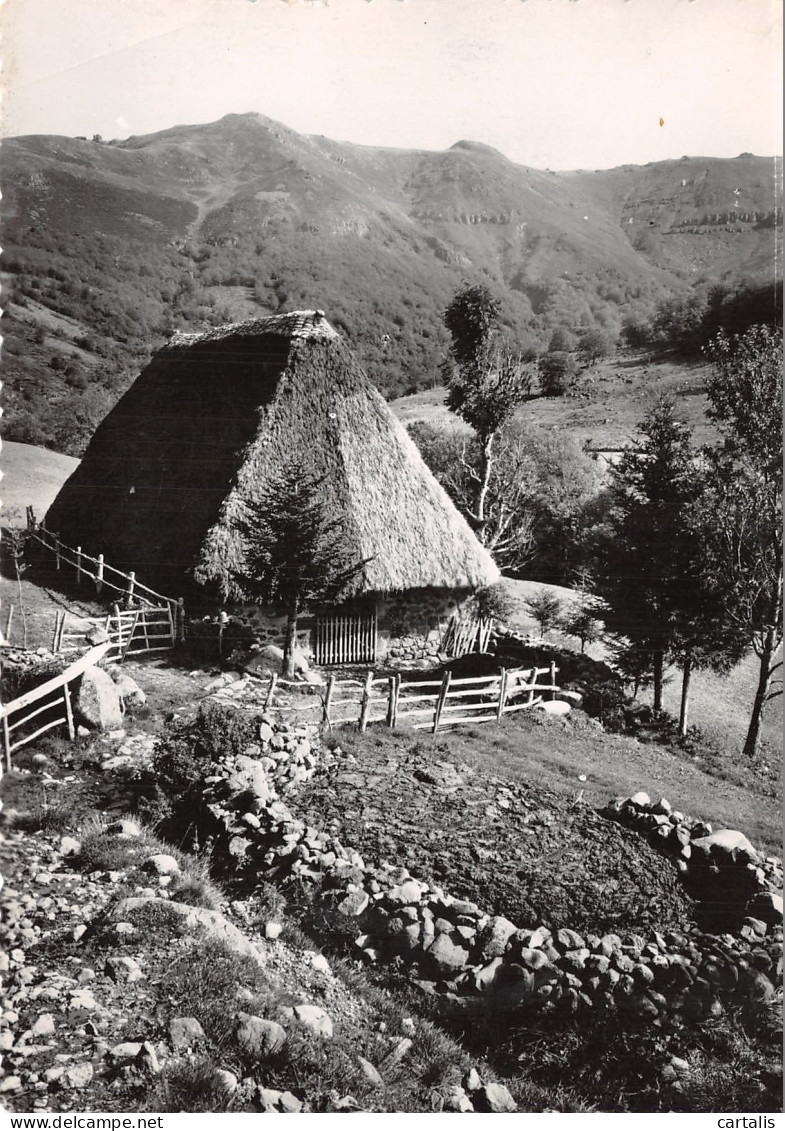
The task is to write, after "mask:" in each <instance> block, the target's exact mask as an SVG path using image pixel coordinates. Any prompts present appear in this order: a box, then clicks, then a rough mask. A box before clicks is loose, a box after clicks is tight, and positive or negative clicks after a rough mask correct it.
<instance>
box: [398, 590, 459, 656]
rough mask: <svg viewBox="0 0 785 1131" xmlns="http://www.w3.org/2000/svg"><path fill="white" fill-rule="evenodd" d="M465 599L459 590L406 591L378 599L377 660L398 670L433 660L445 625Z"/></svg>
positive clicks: (437, 651) (438, 648) (437, 652)
mask: <svg viewBox="0 0 785 1131" xmlns="http://www.w3.org/2000/svg"><path fill="white" fill-rule="evenodd" d="M467 598H468V593H467V591H466V590H461V589H409V590H406V592H404V593H390V594H388V595H387V596H385V597H380V598H379V600H378V601H377V605H376V616H377V622H378V634H379V656H380V658H381V657H384V659H385V660H386V661H388V662H389V663H390V664H393V665H401V666H402V667H405V666H407V665H409V664H412V663H420V662H427V661H432V660H436V658H437V656H438V654H439V650H440V644H441V641H442V638H443V637H444V633H445V630H446V628H447V623H448V621H449V620H450V617H451V616H452V615H453V613H454V612H456V611H457V610H459V609H460V607H461V606H462V605H463V603H464V602H465V601H466V600H467Z"/></svg>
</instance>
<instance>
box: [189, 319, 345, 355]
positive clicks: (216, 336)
mask: <svg viewBox="0 0 785 1131" xmlns="http://www.w3.org/2000/svg"><path fill="white" fill-rule="evenodd" d="M262 336H273V337H280V338H321V339H335V338H340V336H341V335H340V334H339V333H338V331H337V330H336V329H335V327H334V326H331V325H330V323H329V322H328V321H327V319H326V317H325V315H324V311H323V310H290V311H287V312H286V313H285V314H270V315H267V316H265V317H264V318H246V319H243V320H242V321H241V322H227V323H225V324H224V325H222V326H214V327H212V328H211V329H209V330H200V331H184V330H178V331H176V332H175V333H174V334H173V335H172V337H171V338H170V339H169V341H168V343H167V348H169V349H178V348H181V349H187V348H189V347H191V346H194V345H199V344H201V343H202V342H222V341H228V340H230V339H233V338H255V337H262Z"/></svg>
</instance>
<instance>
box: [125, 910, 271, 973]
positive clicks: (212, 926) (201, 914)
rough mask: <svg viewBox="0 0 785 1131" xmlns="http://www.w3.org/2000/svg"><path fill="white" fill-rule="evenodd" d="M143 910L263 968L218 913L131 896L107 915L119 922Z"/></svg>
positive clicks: (238, 933)
mask: <svg viewBox="0 0 785 1131" xmlns="http://www.w3.org/2000/svg"><path fill="white" fill-rule="evenodd" d="M142 908H144V909H153V908H157V909H159V910H160V912H161V913H162V914H165V915H167V916H169V917H170V921H175V920H179V926H180V928H181V929H182V931H183V932H184V933H186V932H189V931H201V932H203V933H204V934H206V935H208V936H212V937H213V938H215V939H217V940H218V941H220V942H222V943H223V944H224V946H226V947H227V948H228V949H229V950H231V951H233V952H234V953H235V954H245V955H247V956H248V957H249V958H252V959H253V960H254V961H255V962H257V963H258V964H259V965H260V966H264V965H265V960H264V957H263V956H262V954H261V953H260V952H259V951H258V950H257V949H256V947H255V946H254V945H253V943H252V942H251V941H250V940H249V939H247V938H246V937H245V935H243V934H242V932H241V931H238V929H237V927H235V926H234V924H232V923H230V922H229V920H228V919H226V918H225V917H224V916H223V915H221V914H220V912H218V911H210V910H209V909H208V908H206V907H189V906H188V904H185V903H175V902H174V901H173V900H168V899H160V898H155V897H153V898H149V897H147V896H144V897H138V896H130V897H129V898H127V899H121V900H120V902H119V903H117V904H116V905H115V906H114V907H113V908H112V910H111V912H110V914H111V916H112V917H113V918H114V919H118V920H123V919H133V918H134V912H136V911H140V910H141V909H142Z"/></svg>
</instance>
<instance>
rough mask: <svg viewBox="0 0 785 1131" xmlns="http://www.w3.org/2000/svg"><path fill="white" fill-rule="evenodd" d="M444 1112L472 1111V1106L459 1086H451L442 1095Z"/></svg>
mask: <svg viewBox="0 0 785 1131" xmlns="http://www.w3.org/2000/svg"><path fill="white" fill-rule="evenodd" d="M444 1110H445V1111H465V1112H469V1111H474V1105H473V1104H472V1101H471V1100H470V1099H469V1097H468V1096H467V1095H466V1092H465V1091H464V1090H463V1088H462V1087H461V1086H460V1084H453V1085H452V1087H450V1088H448V1089H447V1091H446V1092H445V1093H444Z"/></svg>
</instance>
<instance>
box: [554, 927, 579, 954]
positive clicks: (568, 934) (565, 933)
mask: <svg viewBox="0 0 785 1131" xmlns="http://www.w3.org/2000/svg"><path fill="white" fill-rule="evenodd" d="M556 945H557V946H560V947H561V948H562V949H563V950H582V949H583V948H584V947H585V946H586V943H585V941H584V940H583V938H581V936H580V935H579V934H578V933H577V931H570V930H568V929H567V928H566V927H562V929H561V930H560V931H557V932H556Z"/></svg>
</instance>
